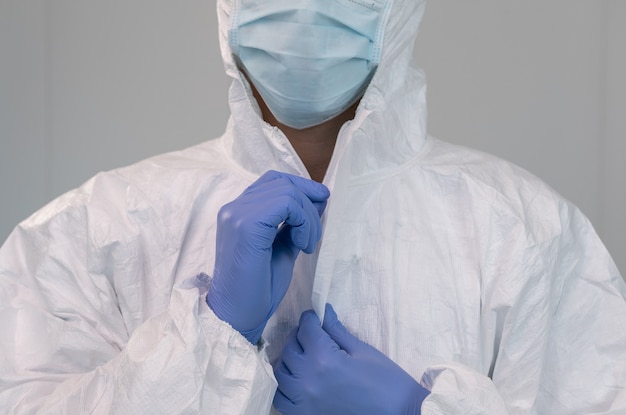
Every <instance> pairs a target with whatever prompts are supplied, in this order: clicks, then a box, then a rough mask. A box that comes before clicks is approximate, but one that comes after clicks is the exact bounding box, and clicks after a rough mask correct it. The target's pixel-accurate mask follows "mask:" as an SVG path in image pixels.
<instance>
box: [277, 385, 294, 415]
mask: <svg viewBox="0 0 626 415" xmlns="http://www.w3.org/2000/svg"><path fill="white" fill-rule="evenodd" d="M273 403H274V408H275V409H276V410H277V411H278V412H280V413H281V414H283V415H289V414H295V413H297V412H296V411H297V408H296V405H295V403H294V402H293V401H292V400H291V399H289V398H288V397H287V396H286V395H285V394H284V393H283V392H282V391H281V390H280V386H279V387H278V389H276V393H275V394H274V402H273Z"/></svg>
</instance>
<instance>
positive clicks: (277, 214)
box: [207, 171, 330, 344]
mask: <svg viewBox="0 0 626 415" xmlns="http://www.w3.org/2000/svg"><path fill="white" fill-rule="evenodd" d="M329 195H330V193H329V191H328V189H327V188H326V186H324V185H322V184H320V183H317V182H314V181H312V180H308V179H304V178H302V177H297V176H293V175H289V174H286V173H279V172H275V171H269V172H267V173H265V174H264V175H263V176H261V177H260V178H259V179H258V180H257V181H256V182H255V183H253V184H252V185H251V186H250V187H248V188H247V189H246V190H245V191H244V192H243V193H242V194H241V195H240V196H239V197H237V199H235V200H234V201H232V202H231V203H228V204H226V205H225V206H223V207H222V208H221V209H220V212H219V214H218V220H217V247H216V255H215V269H214V272H213V281H212V283H211V288H210V289H209V293H208V294H207V304H208V305H209V307H210V308H211V309H212V310H213V312H214V313H215V314H216V315H217V316H218V317H219V318H220V319H222V320H224V321H226V322H227V323H229V324H230V325H231V326H232V327H233V328H234V329H235V330H237V331H239V332H240V333H241V334H243V335H244V336H245V337H246V338H247V339H248V340H249V341H250V342H251V343H252V344H256V343H257V342H258V341H259V339H260V338H261V334H262V333H263V329H264V328H265V324H266V323H267V320H268V319H269V318H270V317H271V316H272V314H273V313H274V311H275V310H276V308H277V307H278V304H279V303H280V301H281V300H282V299H283V297H284V295H285V293H286V292H287V288H289V283H290V282H291V275H292V272H293V266H294V262H295V260H296V257H297V256H298V253H299V252H300V251H301V250H302V251H304V252H306V253H312V252H313V251H315V248H316V245H317V242H318V241H319V239H320V237H321V234H322V226H321V223H320V216H321V214H322V212H323V211H324V208H325V207H326V201H327V199H328V197H329Z"/></svg>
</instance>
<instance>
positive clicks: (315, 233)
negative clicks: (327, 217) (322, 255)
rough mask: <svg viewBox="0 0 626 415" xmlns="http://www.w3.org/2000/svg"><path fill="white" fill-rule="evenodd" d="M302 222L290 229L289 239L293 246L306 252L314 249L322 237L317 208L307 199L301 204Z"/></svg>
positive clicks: (308, 252)
mask: <svg viewBox="0 0 626 415" xmlns="http://www.w3.org/2000/svg"><path fill="white" fill-rule="evenodd" d="M303 213H304V217H303V222H302V224H300V225H298V226H292V227H291V229H290V235H291V240H292V243H293V245H294V246H296V247H297V248H299V249H301V250H302V251H304V252H306V253H307V254H310V253H312V252H313V251H315V248H316V247H317V243H318V242H319V240H320V238H321V237H322V223H321V221H320V218H319V215H318V213H317V209H316V208H315V206H313V204H312V203H311V202H309V201H305V203H304V206H303Z"/></svg>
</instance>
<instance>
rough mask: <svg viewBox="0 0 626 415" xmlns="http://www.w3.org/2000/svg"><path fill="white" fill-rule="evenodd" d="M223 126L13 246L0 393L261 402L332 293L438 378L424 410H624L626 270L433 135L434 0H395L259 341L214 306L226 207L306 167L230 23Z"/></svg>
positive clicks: (116, 409) (225, 404)
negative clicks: (258, 183)
mask: <svg viewBox="0 0 626 415" xmlns="http://www.w3.org/2000/svg"><path fill="white" fill-rule="evenodd" d="M230 3H231V2H230V0H218V1H217V7H218V14H219V21H220V23H219V30H220V41H221V47H222V55H223V58H224V61H225V66H226V71H227V72H228V74H229V75H230V76H231V77H232V78H233V84H232V87H231V91H230V106H231V110H232V116H231V119H230V121H229V123H228V126H227V130H226V132H225V133H224V135H223V136H222V137H220V138H218V139H216V140H212V141H208V142H206V143H203V144H200V145H198V146H195V147H193V148H189V149H186V150H183V151H179V152H174V153H169V154H165V155H161V156H158V157H155V158H152V159H149V160H146V161H143V162H140V163H138V164H136V165H133V166H130V167H127V168H122V169H118V170H115V171H111V172H107V173H102V174H99V175H97V176H95V177H94V178H93V179H91V180H90V181H88V182H87V183H86V184H85V185H83V186H82V187H80V188H78V189H76V190H74V191H71V192H69V193H67V194H65V195H63V196H61V197H60V198H58V199H57V200H55V201H53V202H52V203H50V204H49V205H48V206H46V207H44V208H43V209H42V210H40V211H39V212H37V213H35V214H34V215H33V216H31V217H30V218H29V219H27V220H26V221H24V222H22V223H21V224H20V225H19V226H18V227H17V228H16V229H15V230H14V232H13V233H12V234H11V236H10V237H9V239H8V240H7V241H6V243H5V244H4V245H3V247H2V249H1V251H0V321H2V330H1V331H0V408H2V409H3V410H4V411H5V412H6V413H40V414H70V413H71V414H75V413H95V414H109V413H120V414H130V413H133V414H135V413H136V414H139V413H146V414H148V413H149V414H193V413H212V414H255V415H256V414H267V413H270V412H271V411H272V409H271V402H272V398H273V395H274V391H275V388H276V381H275V379H274V375H273V372H272V368H271V365H270V363H269V362H272V361H274V360H275V359H277V358H278V356H279V354H280V350H281V348H282V345H283V344H284V342H285V339H286V338H287V334H288V332H289V331H290V330H291V329H292V328H293V327H295V326H296V325H297V324H298V318H299V316H300V314H301V312H303V311H304V310H306V309H309V308H312V307H313V308H315V309H316V310H317V311H318V312H321V311H322V310H323V308H321V307H323V304H325V303H331V304H332V305H333V306H334V309H335V310H336V313H337V315H338V316H339V319H340V320H341V321H342V322H343V323H344V324H345V326H346V327H347V328H348V329H349V330H350V331H351V332H352V333H354V334H355V335H356V336H357V337H358V338H359V339H361V340H363V341H364V342H366V343H368V344H370V345H372V346H373V347H375V348H376V349H378V350H380V351H381V352H382V353H384V354H386V355H387V356H389V357H390V358H391V359H393V361H395V362H396V363H397V364H398V365H399V366H401V367H402V368H403V369H404V370H405V371H406V372H408V373H409V374H410V375H411V376H412V377H414V378H415V379H417V380H420V381H421V384H422V385H423V386H425V387H427V388H428V389H429V390H430V391H431V394H430V395H429V396H428V398H426V400H425V401H424V403H423V406H422V413H423V414H498V415H500V414H507V413H509V414H532V413H536V414H581V413H588V414H591V413H594V414H601V413H603V414H609V413H613V414H616V413H624V412H625V411H626V392H625V391H624V387H625V386H626V301H625V299H624V298H625V297H626V288H625V286H624V283H623V281H622V279H621V277H620V275H619V272H618V270H617V269H616V267H615V265H614V263H613V261H612V260H611V258H610V256H609V254H608V253H607V251H606V249H605V248H604V246H603V245H602V243H601V242H600V240H599V238H598V237H597V235H596V234H595V232H594V230H593V228H592V226H591V224H590V223H589V222H588V221H587V219H586V218H585V217H584V216H583V215H582V214H581V213H580V212H579V211H578V210H577V209H576V208H575V207H574V206H572V205H571V204H570V203H568V202H567V201H565V200H563V199H562V198H561V197H560V196H558V195H557V194H556V193H555V192H554V191H553V190H551V189H550V188H549V187H547V186H546V185H545V184H543V183H542V182H541V181H540V180H538V179H537V178H535V177H534V176H532V175H530V174H529V173H527V172H525V171H523V170H521V169H519V168H517V167H515V166H513V165H511V164H509V163H507V162H505V161H502V160H499V159H497V158H494V157H492V156H489V155H486V154H483V153H479V152H476V151H473V150H469V149H466V148H462V147H459V146H454V145H451V144H447V143H445V142H442V141H439V140H437V139H435V138H432V137H430V136H428V135H427V134H426V127H425V117H426V107H425V82H424V76H423V74H422V73H421V72H420V71H419V70H417V69H415V68H414V67H413V66H412V63H411V55H412V48H413V42H414V37H415V35H416V32H417V28H418V24H419V20H420V19H419V18H420V16H421V13H422V11H423V7H424V5H423V3H422V2H420V1H415V0H395V1H394V2H393V6H392V11H391V15H390V20H389V23H388V25H387V31H386V33H385V41H384V46H383V56H382V59H381V63H380V66H379V68H378V70H377V72H376V74H375V76H374V78H373V80H372V82H371V84H370V86H369V87H368V89H367V91H366V93H365V96H364V97H363V99H362V101H361V103H360V106H359V108H358V111H357V114H356V117H355V119H354V120H353V121H350V122H348V123H347V124H346V125H344V127H343V128H342V130H341V132H340V134H339V137H338V141H337V146H336V149H335V152H334V155H333V159H332V161H331V165H330V167H329V170H328V173H327V175H326V178H325V180H324V182H325V184H326V185H327V186H328V187H329V188H330V190H331V197H330V199H329V202H328V206H327V208H326V211H325V213H324V218H323V224H324V230H323V237H322V241H321V243H320V244H319V246H318V249H317V251H316V252H314V253H313V254H311V255H304V254H301V255H300V256H299V257H298V261H297V263H296V267H295V270H294V275H293V280H292V283H291V286H290V288H289V290H288V292H287V294H286V297H285V299H284V300H283V302H282V303H281V304H280V306H279V307H278V309H277V311H276V313H275V314H274V316H273V317H272V318H271V319H270V321H269V322H268V324H267V326H266V328H265V332H264V335H263V337H264V341H262V342H261V343H260V344H259V345H255V346H253V345H251V344H250V343H249V342H248V341H247V340H246V339H245V338H244V337H243V336H241V335H240V334H239V333H238V332H237V331H235V330H233V329H232V328H231V327H230V326H228V325H227V324H226V323H224V322H222V321H221V320H219V319H218V318H217V317H216V316H215V315H214V314H213V312H212V311H211V310H210V309H209V308H208V307H207V305H206V302H205V296H206V292H207V290H210V281H208V279H206V278H205V277H198V278H196V276H197V275H201V273H202V272H210V270H212V269H213V264H214V261H215V258H214V255H215V230H216V217H217V212H218V210H219V208H220V207H221V206H222V205H224V204H225V203H227V202H229V201H231V200H233V199H235V197H236V196H237V195H239V194H240V193H241V192H242V191H243V190H244V189H245V188H246V187H247V186H249V185H250V184H251V183H252V182H254V180H255V179H256V178H257V177H259V176H260V175H261V174H262V173H264V172H265V171H266V170H269V169H274V170H280V171H283V172H287V173H291V174H295V175H300V176H305V177H306V176H307V171H306V170H305V168H304V166H303V164H302V162H301V161H300V160H299V158H298V157H297V155H296V153H295V152H294V150H293V149H292V147H291V145H290V143H289V141H288V140H287V139H286V137H285V136H284V135H283V134H282V133H281V132H280V131H279V130H278V129H276V128H274V127H271V126H270V125H268V124H266V123H264V122H263V121H262V119H261V118H260V115H259V110H258V107H257V106H256V103H255V102H254V100H253V99H252V98H251V93H250V89H249V86H248V85H247V83H246V81H245V79H244V78H243V77H242V75H241V74H240V72H239V71H238V69H237V67H236V65H235V63H234V60H233V59H232V57H231V53H230V50H229V48H228V42H227V41H226V35H227V30H228V27H227V26H228V17H229V13H230V10H231V4H230Z"/></svg>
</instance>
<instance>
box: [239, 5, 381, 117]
mask: <svg viewBox="0 0 626 415" xmlns="http://www.w3.org/2000/svg"><path fill="white" fill-rule="evenodd" d="M233 1H234V7H233V13H232V17H231V22H230V29H229V43H230V47H231V50H232V51H233V54H234V55H235V57H236V58H237V59H238V60H239V63H240V65H241V66H242V67H243V70H244V71H245V72H246V74H247V76H248V78H249V79H250V80H251V81H252V83H253V84H254V86H255V87H256V89H257V90H258V92H259V94H260V95H261V97H262V98H263V101H264V102H265V104H266V105H267V106H268V108H269V109H270V111H271V112H272V114H273V115H274V117H276V119H277V120H278V121H280V122H281V123H283V124H285V125H287V126H289V127H292V128H296V129H304V128H308V127H312V126H315V125H319V124H321V123H323V122H325V121H328V120H330V119H332V118H334V117H336V116H337V115H339V114H341V113H342V112H344V111H345V110H347V109H348V108H349V107H350V106H351V105H352V104H354V103H355V102H356V101H358V100H359V99H360V98H361V96H362V95H363V92H364V91H365V89H366V88H367V85H368V83H369V81H370V79H371V77H372V76H373V74H374V70H375V68H376V67H377V65H378V63H379V61H380V56H381V47H382V43H383V33H384V26H385V24H386V21H387V18H388V15H389V11H390V9H391V1H390V0H233Z"/></svg>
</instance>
